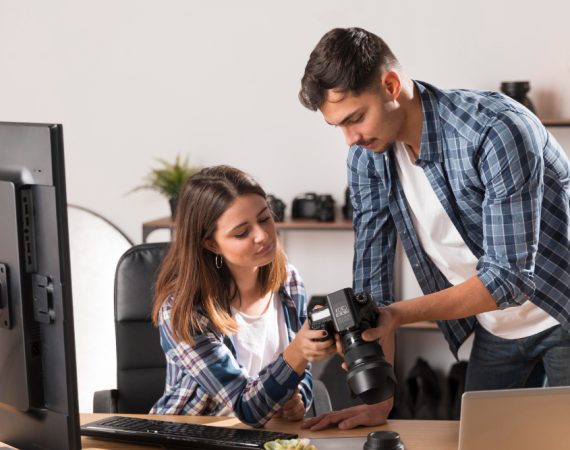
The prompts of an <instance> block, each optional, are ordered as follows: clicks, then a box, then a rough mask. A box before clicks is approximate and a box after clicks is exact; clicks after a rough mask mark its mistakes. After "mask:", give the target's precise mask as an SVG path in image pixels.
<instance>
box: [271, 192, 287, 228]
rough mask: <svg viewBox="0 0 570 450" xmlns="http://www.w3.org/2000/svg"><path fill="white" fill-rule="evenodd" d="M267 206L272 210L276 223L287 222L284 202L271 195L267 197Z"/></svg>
mask: <svg viewBox="0 0 570 450" xmlns="http://www.w3.org/2000/svg"><path fill="white" fill-rule="evenodd" d="M267 205H268V206H269V209H270V210H271V214H273V220H275V222H283V221H284V220H285V208H286V205H285V203H284V202H283V200H281V199H280V198H277V197H275V196H274V195H271V194H269V195H268V196H267Z"/></svg>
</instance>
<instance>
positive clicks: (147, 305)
mask: <svg viewBox="0 0 570 450" xmlns="http://www.w3.org/2000/svg"><path fill="white" fill-rule="evenodd" d="M167 246H168V244H167V243H152V244H141V245H136V246H134V247H132V248H130V249H129V250H127V251H126V252H125V254H124V255H123V256H122V257H121V259H120V260H119V262H118V264H117V271H116V274H115V334H116V340H117V342H116V344H117V389H111V390H105V391H97V392H95V395H94V397H93V412H95V413H98V412H99V413H143V414H146V413H148V411H149V410H150V408H151V407H152V406H153V405H154V403H155V402H156V400H158V399H159V398H160V396H161V395H162V393H163V391H164V381H165V375H166V360H165V357H164V352H163V351H162V348H161V346H160V336H159V333H158V330H157V328H155V327H154V325H153V324H152V322H151V317H150V316H151V311H152V301H153V284H154V281H155V279H156V275H157V272H158V268H159V266H160V263H161V261H162V259H163V257H164V254H165V251H166V248H167ZM313 398H314V400H313V404H312V406H311V409H310V410H309V412H308V416H312V415H318V414H321V413H324V412H328V411H331V402H330V398H329V395H328V392H327V389H326V387H325V385H324V384H323V383H322V382H320V381H319V380H314V386H313Z"/></svg>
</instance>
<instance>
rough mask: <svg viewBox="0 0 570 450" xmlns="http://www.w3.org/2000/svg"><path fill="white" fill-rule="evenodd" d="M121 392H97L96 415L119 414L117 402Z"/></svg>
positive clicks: (94, 396)
mask: <svg viewBox="0 0 570 450" xmlns="http://www.w3.org/2000/svg"><path fill="white" fill-rule="evenodd" d="M118 398H119V391H117V389H107V390H104V391H96V392H95V393H94V394H93V412H94V413H108V414H109V413H111V414H112V413H117V412H118V408H117V402H118Z"/></svg>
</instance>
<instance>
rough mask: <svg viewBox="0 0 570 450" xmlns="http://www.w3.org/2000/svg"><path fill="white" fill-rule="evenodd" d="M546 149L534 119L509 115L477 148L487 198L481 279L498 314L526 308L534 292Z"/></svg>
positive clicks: (499, 119)
mask: <svg viewBox="0 0 570 450" xmlns="http://www.w3.org/2000/svg"><path fill="white" fill-rule="evenodd" d="M545 145H546V135H545V133H544V131H543V130H541V127H540V126H539V124H538V121H537V120H536V119H535V118H533V117H530V116H527V115H524V114H520V113H517V112H511V111H507V112H504V113H501V114H500V115H498V116H497V117H495V118H494V119H493V120H492V121H491V123H489V124H488V132H487V133H486V134H485V135H484V136H483V139H482V141H481V145H480V147H479V148H480V159H479V166H478V168H479V173H480V177H481V180H482V183H483V185H484V188H485V198H484V202H483V218H482V220H483V223H482V225H483V237H484V241H483V250H484V255H483V256H482V257H481V258H480V259H479V262H478V265H477V274H478V276H479V278H480V279H481V281H482V282H483V284H484V285H485V286H486V287H487V289H488V291H489V292H490V294H491V295H492V296H493V298H494V299H495V301H496V303H497V306H498V307H499V308H500V309H504V308H507V307H509V306H516V305H519V304H521V303H523V302H524V301H526V300H528V299H529V298H530V297H532V295H533V293H534V290H535V283H534V267H535V257H536V253H537V249H538V239H539V232H540V211H541V203H542V196H543V190H544V186H543V181H542V180H543V172H544V161H543V157H542V152H543V148H544V146H545Z"/></svg>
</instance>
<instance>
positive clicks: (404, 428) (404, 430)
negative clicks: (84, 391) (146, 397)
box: [81, 414, 459, 450]
mask: <svg viewBox="0 0 570 450" xmlns="http://www.w3.org/2000/svg"><path fill="white" fill-rule="evenodd" d="M106 415H107V414H81V423H82V424H85V423H88V422H92V421H94V420H98V419H102V418H103V417H105V416H106ZM124 415H129V416H132V417H143V418H150V419H157V420H170V421H173V422H188V423H200V424H206V425H217V426H224V427H236V428H248V427H247V426H246V425H243V424H242V423H241V422H239V420H237V419H236V418H233V417H196V416H145V415H135V414H124ZM300 423H301V422H288V421H286V420H282V419H273V420H271V421H269V423H268V424H267V425H266V426H265V428H264V429H265V430H269V431H283V432H288V433H295V434H298V435H299V436H300V437H306V438H309V439H310V438H313V439H316V438H325V437H354V436H366V435H367V434H368V433H370V432H371V431H378V430H384V431H396V432H398V433H400V436H401V438H402V441H403V442H404V444H405V446H406V450H457V445H458V441H459V422H457V421H441V420H392V421H390V422H389V423H388V424H386V425H383V426H380V427H370V428H357V429H355V430H346V431H341V430H338V429H329V430H324V431H319V432H314V431H309V430H301V429H300ZM81 443H82V448H83V449H89V450H102V449H112V450H118V449H143V448H149V449H150V448H153V447H142V446H137V445H131V444H125V443H124V442H112V441H105V440H101V439H94V438H88V437H83V438H82V440H81ZM347 450H349V449H347Z"/></svg>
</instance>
